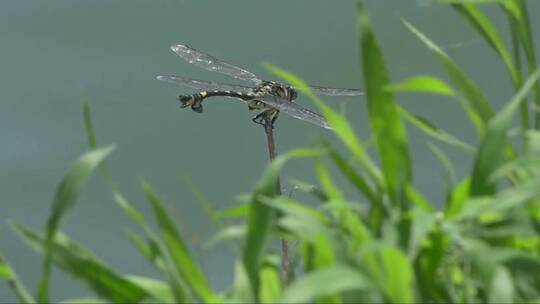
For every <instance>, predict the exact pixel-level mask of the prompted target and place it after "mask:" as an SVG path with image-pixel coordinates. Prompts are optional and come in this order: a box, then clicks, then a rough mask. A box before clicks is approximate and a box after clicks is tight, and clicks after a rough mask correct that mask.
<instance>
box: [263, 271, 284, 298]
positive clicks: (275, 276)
mask: <svg viewBox="0 0 540 304" xmlns="http://www.w3.org/2000/svg"><path fill="white" fill-rule="evenodd" d="M260 278H261V291H260V295H259V299H261V303H277V301H278V300H279V298H280V297H281V279H280V277H279V269H277V267H275V266H273V265H264V266H263V267H261V271H260Z"/></svg>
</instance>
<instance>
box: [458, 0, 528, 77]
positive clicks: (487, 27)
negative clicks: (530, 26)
mask: <svg viewBox="0 0 540 304" xmlns="http://www.w3.org/2000/svg"><path fill="white" fill-rule="evenodd" d="M506 2H509V1H506ZM453 7H454V8H455V9H456V10H457V11H458V12H459V13H461V14H462V15H463V16H464V17H465V19H466V20H467V21H469V22H470V23H471V25H472V26H473V27H474V28H475V29H476V30H477V31H478V33H480V35H482V37H483V38H484V39H485V40H486V41H487V42H488V43H489V45H490V46H491V47H492V48H493V50H494V51H495V52H496V53H497V54H498V55H499V56H500V57H501V59H502V60H503V62H504V64H505V65H506V68H507V69H508V72H509V73H510V78H511V79H512V81H513V82H514V84H516V86H517V84H518V83H519V75H518V73H517V71H516V69H515V67H514V64H513V63H512V58H511V57H510V54H509V53H508V50H507V49H506V46H505V45H504V43H503V41H502V39H501V36H500V35H499V33H498V31H497V28H495V26H494V25H493V24H492V23H491V21H490V20H489V19H488V18H487V17H486V15H484V13H482V11H481V10H479V9H478V8H477V7H476V6H475V5H474V4H473V3H463V4H454V5H453Z"/></svg>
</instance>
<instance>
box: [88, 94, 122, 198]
mask: <svg viewBox="0 0 540 304" xmlns="http://www.w3.org/2000/svg"><path fill="white" fill-rule="evenodd" d="M82 104H83V117H84V128H85V130H86V137H87V140H88V147H89V148H90V150H94V149H97V148H98V144H97V140H96V133H95V131H94V126H93V123H92V112H91V110H90V105H89V104H88V102H87V101H85V100H84V99H83V103H82ZM100 172H101V176H102V177H103V179H104V180H105V182H107V184H108V185H109V186H110V187H111V188H112V189H114V185H113V183H112V180H111V176H110V174H109V171H108V170H107V168H106V167H105V165H103V164H101V165H100Z"/></svg>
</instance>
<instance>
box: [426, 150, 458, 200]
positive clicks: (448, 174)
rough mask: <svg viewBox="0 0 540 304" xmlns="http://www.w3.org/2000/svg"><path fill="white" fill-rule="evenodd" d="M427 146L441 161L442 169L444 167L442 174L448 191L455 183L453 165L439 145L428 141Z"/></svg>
mask: <svg viewBox="0 0 540 304" xmlns="http://www.w3.org/2000/svg"><path fill="white" fill-rule="evenodd" d="M428 147H429V149H430V150H431V152H433V154H435V156H436V157H437V159H438V160H439V162H440V163H441V165H442V167H443V169H444V176H445V179H446V185H447V187H448V191H450V190H451V189H452V188H453V187H454V185H455V184H456V181H457V177H456V172H455V171H454V166H453V165H452V161H451V160H450V158H448V156H447V155H446V153H444V151H443V150H441V149H440V148H439V147H437V146H436V145H434V144H431V143H428Z"/></svg>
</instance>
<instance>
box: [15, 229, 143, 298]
mask: <svg viewBox="0 0 540 304" xmlns="http://www.w3.org/2000/svg"><path fill="white" fill-rule="evenodd" d="M12 227H13V229H14V230H15V231H16V232H17V234H19V236H20V237H21V238H22V239H23V240H25V241H26V242H27V243H28V244H29V245H30V246H31V247H32V248H33V249H34V250H36V251H37V252H40V253H41V254H46V250H54V255H53V256H52V261H53V262H54V263H55V264H57V265H58V266H59V267H60V268H61V269H63V270H64V271H65V272H67V273H69V274H70V275H72V276H74V277H76V278H77V279H79V280H81V281H83V282H84V283H85V284H86V285H87V286H88V287H89V288H90V289H92V291H94V292H95V293H96V294H97V295H98V296H100V297H103V298H105V299H108V300H110V301H112V302H138V301H141V300H142V299H144V298H146V297H147V296H148V295H147V294H146V292H145V291H144V290H143V289H141V288H139V287H138V286H137V285H135V284H133V283H131V282H130V281H129V280H127V279H125V278H124V277H122V276H121V275H119V274H117V273H115V272H114V271H113V270H112V269H110V268H109V267H108V266H106V265H105V264H104V263H103V262H101V261H100V260H99V259H98V258H97V257H96V256H95V255H94V254H92V253H91V252H90V251H88V250H87V249H85V248H83V247H81V246H80V245H79V244H77V243H75V242H73V241H72V240H70V239H69V238H68V237H67V236H66V235H64V234H62V233H61V232H57V233H56V234H55V236H54V239H53V240H52V243H51V244H50V245H48V244H47V239H45V238H44V237H43V236H41V235H39V234H38V233H36V232H34V231H33V230H31V229H30V228H28V227H26V226H23V225H20V224H16V223H15V224H13V226H12ZM47 246H50V249H48V248H47Z"/></svg>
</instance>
